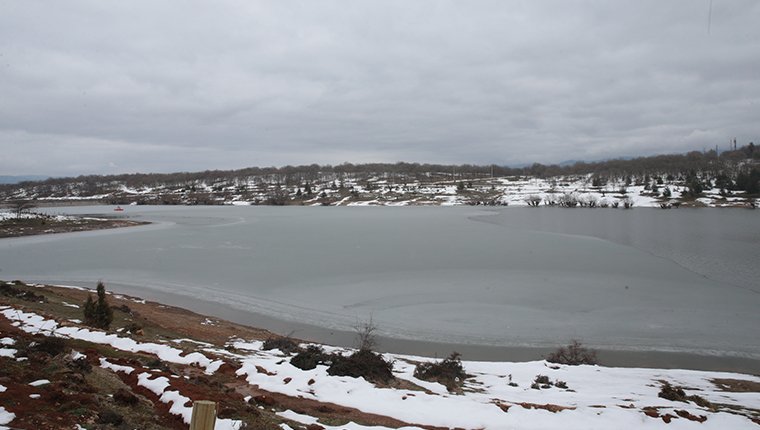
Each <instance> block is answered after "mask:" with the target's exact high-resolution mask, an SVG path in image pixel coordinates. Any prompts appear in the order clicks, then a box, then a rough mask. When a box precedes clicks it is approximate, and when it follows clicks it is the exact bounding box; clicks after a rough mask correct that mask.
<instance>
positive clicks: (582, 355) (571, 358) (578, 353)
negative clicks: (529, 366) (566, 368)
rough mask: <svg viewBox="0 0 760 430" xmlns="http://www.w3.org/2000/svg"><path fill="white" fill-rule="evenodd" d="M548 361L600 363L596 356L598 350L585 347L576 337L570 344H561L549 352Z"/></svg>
mask: <svg viewBox="0 0 760 430" xmlns="http://www.w3.org/2000/svg"><path fill="white" fill-rule="evenodd" d="M546 361H548V362H550V363H557V364H567V365H571V366H577V365H580V364H598V363H599V361H598V360H597V358H596V351H594V350H591V349H588V348H586V347H584V346H583V345H582V344H581V343H580V341H578V340H575V339H573V340H572V341H571V342H570V345H567V346H561V347H559V348H557V350H556V351H554V352H552V353H551V354H549V356H548V357H546Z"/></svg>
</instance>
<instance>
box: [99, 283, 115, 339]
mask: <svg viewBox="0 0 760 430" xmlns="http://www.w3.org/2000/svg"><path fill="white" fill-rule="evenodd" d="M97 291H98V301H97V302H96V303H95V327H98V328H102V329H104V330H107V329H108V327H110V326H111V321H113V310H112V309H111V306H109V305H108V301H106V287H105V285H103V283H102V282H98V288H97Z"/></svg>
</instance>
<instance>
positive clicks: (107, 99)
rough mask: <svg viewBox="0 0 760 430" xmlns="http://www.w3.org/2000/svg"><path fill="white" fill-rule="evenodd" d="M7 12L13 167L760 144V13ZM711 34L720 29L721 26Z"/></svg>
mask: <svg viewBox="0 0 760 430" xmlns="http://www.w3.org/2000/svg"><path fill="white" fill-rule="evenodd" d="M708 6H709V1H691V0H689V1H687V0H681V1H671V2H660V1H652V0H647V1H638V2H603V1H601V0H600V1H552V2H550V1H546V2H529V1H522V2H521V1H511V2H503V1H492V2H491V1H474V2H453V1H452V2H448V1H433V0H430V1H414V2H409V1H395V2H394V1H382V2H380V1H373V2H370V1H320V2H312V1H303V2H295V1H270V2H247V1H219V2H200V1H190V2H179V1H176V2H175V1H167V2H151V1H133V2H102V1H94V0H93V1H84V0H82V1H69V2H65V3H61V2H45V1H34V0H28V1H18V2H3V3H0V150H2V157H0V172H2V173H3V174H52V175H64V174H66V175H69V174H80V173H117V172H134V171H143V172H145V171H176V170H197V169H206V168H210V169H214V168H221V169H227V168H238V167H245V166H251V165H283V164H301V163H312V162H317V163H340V162H344V161H349V162H369V161H389V162H392V161H399V160H404V161H419V162H444V163H446V162H452V163H499V164H502V163H510V164H511V163H523V162H532V161H541V162H558V161H562V160H566V159H598V158H604V157H614V156H620V155H639V154H652V153H662V152H678V151H684V150H691V149H702V148H711V147H714V146H715V145H716V144H717V145H723V146H724V147H725V146H726V144H727V142H728V140H729V138H732V137H737V138H738V139H739V141H740V142H744V141H750V140H755V141H756V140H759V139H758V129H757V118H760V79H759V77H760V75H758V73H757V71H758V70H760V55H758V53H759V52H760V27H758V25H757V22H760V4H758V3H757V2H756V1H754V0H736V1H728V0H725V1H724V0H715V1H714V2H713V8H712V20H711V21H712V22H711V24H710V26H709V28H708V12H709V10H708ZM708 30H709V31H708Z"/></svg>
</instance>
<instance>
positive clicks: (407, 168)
mask: <svg viewBox="0 0 760 430" xmlns="http://www.w3.org/2000/svg"><path fill="white" fill-rule="evenodd" d="M24 178H26V179H28V178H29V177H24ZM12 179H13V181H14V182H18V181H20V180H21V179H22V178H21V177H12ZM634 187H638V188H636V195H637V196H644V197H647V198H648V199H649V200H648V202H649V203H648V204H649V205H659V203H667V201H668V199H671V198H675V197H676V196H674V194H675V193H676V192H678V195H677V197H678V198H682V199H685V200H688V201H696V202H700V203H705V204H707V203H706V202H705V201H699V200H698V199H699V198H703V197H704V198H707V195H708V194H710V195H712V194H715V196H717V197H715V199H718V200H721V201H720V202H718V203H715V204H716V205H717V204H720V205H724V204H736V203H737V202H739V200H741V201H742V202H743V201H744V200H746V198H751V199H754V198H755V197H756V196H759V195H760V151H755V148H754V145H752V144H750V145H748V146H746V147H742V148H739V149H737V150H735V151H726V152H722V153H720V154H718V153H716V151H706V152H704V151H692V152H689V153H686V154H669V155H656V156H651V157H638V158H632V159H625V158H618V159H610V160H605V161H592V162H582V161H577V162H574V163H573V164H569V165H557V164H552V165H544V164H539V163H533V164H531V165H528V166H524V167H506V166H498V165H480V166H478V165H471V164H461V165H440V164H419V163H405V162H398V163H368V164H351V163H343V164H340V165H336V166H331V165H321V166H320V165H318V164H311V165H302V166H282V167H248V168H245V169H238V170H208V171H203V172H176V173H133V174H121V175H109V176H102V175H87V176H78V177H76V178H50V179H45V180H41V181H36V182H22V183H11V184H7V183H6V184H0V203H1V202H8V201H14V200H42V201H47V202H50V201H72V200H77V201H82V200H88V201H99V202H105V203H109V204H115V205H116V204H118V205H128V204H138V205H139V204H154V205H155V204H184V205H193V204H203V205H208V204H263V205H358V204H366V205H378V204H382V205H407V204H412V205H444V204H524V203H525V200H526V199H527V200H529V201H531V203H535V202H536V201H539V200H543V201H544V202H548V203H547V204H551V203H552V201H553V200H552V198H549V199H545V198H544V196H543V194H546V196H545V197H550V196H549V195H554V194H557V193H562V194H568V195H570V194H578V195H584V196H585V197H588V195H589V194H590V193H592V194H593V193H598V194H599V196H594V198H597V199H601V198H605V197H607V196H609V195H610V194H616V195H618V200H620V199H623V198H625V197H630V196H629V195H628V194H629V188H630V189H631V190H633V188H634ZM684 190H686V192H685V193H684ZM713 191H714V192H713ZM733 193H739V194H742V195H741V196H736V195H734V194H733ZM533 194H536V195H535V196H534V195H533ZM533 197H536V198H535V199H534V198H533ZM538 197H541V198H540V199H538ZM570 197H572V196H569V197H568V198H570ZM711 198H712V197H711ZM737 199H739V200H737ZM753 202H754V200H753ZM639 203H642V202H641V201H640V202H639ZM739 203H741V202H739ZM709 204H712V203H709ZM742 204H743V203H742Z"/></svg>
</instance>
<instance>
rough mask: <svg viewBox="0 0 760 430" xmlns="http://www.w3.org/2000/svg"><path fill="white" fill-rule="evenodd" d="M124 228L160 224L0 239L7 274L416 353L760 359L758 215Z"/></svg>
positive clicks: (261, 211) (673, 213)
mask: <svg viewBox="0 0 760 430" xmlns="http://www.w3.org/2000/svg"><path fill="white" fill-rule="evenodd" d="M48 211H49V212H52V213H62V212H65V213H80V214H82V213H86V214H95V213H105V214H109V215H112V214H113V211H112V207H72V208H49V209H48ZM125 215H127V216H130V217H132V218H135V219H144V220H148V221H154V222H155V223H156V224H153V225H150V226H147V227H137V228H128V229H121V230H113V231H99V232H86V233H75V234H61V235H50V236H38V237H28V238H15V239H2V240H0V279H6V280H9V279H24V280H35V281H48V282H51V281H55V282H59V283H70V284H73V285H86V286H90V287H94V285H95V282H96V281H97V280H103V281H105V282H106V285H119V286H122V287H123V288H127V290H128V291H125V292H127V293H129V292H130V291H129V288H134V289H135V290H133V291H140V292H142V297H145V298H151V296H150V292H155V293H156V294H159V293H162V292H163V293H171V294H174V295H181V296H184V297H187V298H190V299H193V300H201V301H206V302H212V303H216V304H219V305H223V306H225V307H229V308H231V309H235V310H236V311H238V312H246V313H250V314H251V315H254V314H263V315H266V316H269V317H273V318H277V319H278V320H284V321H292V322H297V323H304V324H311V325H316V326H319V327H323V328H326V329H330V330H351V328H352V327H353V326H355V325H356V324H357V321H359V320H366V319H368V318H369V317H370V316H371V317H372V318H373V320H374V322H375V323H377V325H378V326H379V327H380V329H381V332H382V334H383V335H387V336H390V337H397V338H405V339H414V340H426V341H434V342H448V343H455V344H475V345H499V346H524V347H549V346H556V345H557V344H561V343H565V342H567V341H568V340H569V339H570V338H580V339H582V340H583V341H584V343H587V344H589V345H592V346H594V347H598V348H603V349H623V350H655V351H679V352H690V353H699V354H716V355H731V356H736V357H746V358H754V359H758V358H760V342H758V337H757V327H760V312H758V309H760V265H759V264H758V262H760V259H759V258H758V256H760V228H759V227H760V222H759V221H758V220H759V219H760V218H758V215H759V213H758V212H756V211H749V210H742V209H737V210H731V209H723V210H714V209H701V210H700V209H679V210H670V211H663V210H659V209H641V208H638V209H634V210H630V211H624V210H611V209H607V210H604V209H555V208H543V207H542V208H536V209H529V208H505V209H499V210H492V211H491V210H488V211H487V210H479V209H476V208H471V207H455V208H441V207H407V208H387V207H370V208H345V207H341V208H330V207H324V208H323V207H166V206H164V207H140V206H130V207H128V208H127V209H126V211H125ZM123 288H120V290H123ZM221 316H224V315H221ZM238 320H239V318H238ZM252 321H253V320H252Z"/></svg>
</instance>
